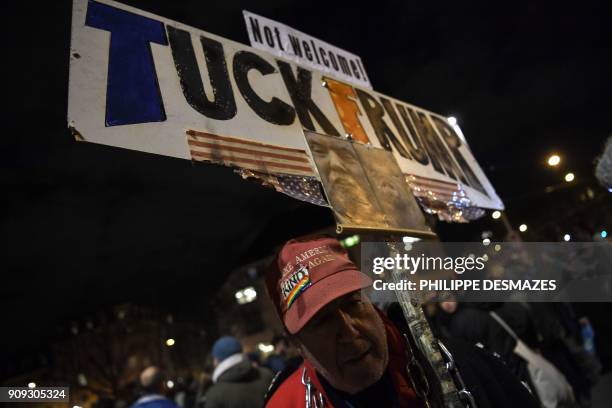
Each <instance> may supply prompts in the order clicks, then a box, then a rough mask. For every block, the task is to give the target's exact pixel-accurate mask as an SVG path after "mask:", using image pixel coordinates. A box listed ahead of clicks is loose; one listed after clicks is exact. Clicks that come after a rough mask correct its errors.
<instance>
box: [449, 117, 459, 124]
mask: <svg viewBox="0 0 612 408" xmlns="http://www.w3.org/2000/svg"><path fill="white" fill-rule="evenodd" d="M448 124H449V125H451V126H457V118H456V117H454V116H449V117H448Z"/></svg>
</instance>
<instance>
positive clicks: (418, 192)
mask: <svg viewBox="0 0 612 408" xmlns="http://www.w3.org/2000/svg"><path fill="white" fill-rule="evenodd" d="M406 181H407V182H408V185H409V186H410V188H411V189H412V192H413V193H414V196H415V197H416V198H417V200H418V202H419V203H420V204H421V207H422V208H423V209H424V210H425V212H427V213H430V214H436V215H437V216H438V218H439V219H440V220H443V221H451V222H468V221H471V220H475V219H478V218H480V217H482V216H483V215H484V210H482V209H480V208H477V207H474V206H473V205H472V203H471V200H470V199H469V198H468V196H467V194H466V193H465V190H463V188H462V187H461V184H459V183H449V182H446V181H441V180H435V179H431V178H428V177H421V176H417V175H414V174H408V175H406Z"/></svg>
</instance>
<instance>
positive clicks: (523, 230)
mask: <svg viewBox="0 0 612 408" xmlns="http://www.w3.org/2000/svg"><path fill="white" fill-rule="evenodd" d="M519 231H521V232H525V231H527V225H525V224H521V225H520V226H519Z"/></svg>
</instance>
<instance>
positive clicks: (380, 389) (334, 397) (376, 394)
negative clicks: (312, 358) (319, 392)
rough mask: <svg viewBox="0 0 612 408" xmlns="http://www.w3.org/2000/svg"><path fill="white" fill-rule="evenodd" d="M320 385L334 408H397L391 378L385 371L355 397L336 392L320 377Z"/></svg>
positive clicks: (397, 404) (397, 403)
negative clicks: (378, 378)
mask: <svg viewBox="0 0 612 408" xmlns="http://www.w3.org/2000/svg"><path fill="white" fill-rule="evenodd" d="M321 385H323V388H324V389H325V393H326V394H327V396H328V397H329V399H330V400H331V402H332V404H333V405H334V407H338V408H368V407H389V408H398V407H399V402H398V400H397V395H395V392H394V391H395V390H394V388H393V382H392V381H391V377H389V373H388V372H387V371H385V373H384V374H383V376H382V377H381V379H380V380H378V381H377V382H376V383H374V384H372V385H371V386H369V387H368V388H366V389H365V390H363V391H361V392H359V393H357V394H355V395H351V394H347V393H345V392H342V391H339V390H336V389H335V388H334V387H332V386H331V385H330V384H329V383H328V382H327V381H325V378H323V377H321Z"/></svg>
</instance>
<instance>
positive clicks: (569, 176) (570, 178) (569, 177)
mask: <svg viewBox="0 0 612 408" xmlns="http://www.w3.org/2000/svg"><path fill="white" fill-rule="evenodd" d="M565 181H567V182H568V183H571V182H572V181H574V173H567V174H566V175H565Z"/></svg>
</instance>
